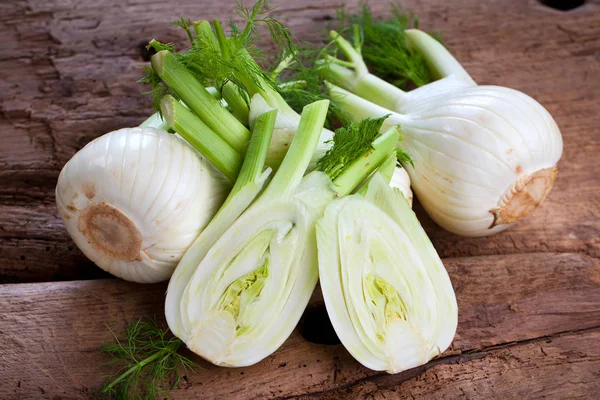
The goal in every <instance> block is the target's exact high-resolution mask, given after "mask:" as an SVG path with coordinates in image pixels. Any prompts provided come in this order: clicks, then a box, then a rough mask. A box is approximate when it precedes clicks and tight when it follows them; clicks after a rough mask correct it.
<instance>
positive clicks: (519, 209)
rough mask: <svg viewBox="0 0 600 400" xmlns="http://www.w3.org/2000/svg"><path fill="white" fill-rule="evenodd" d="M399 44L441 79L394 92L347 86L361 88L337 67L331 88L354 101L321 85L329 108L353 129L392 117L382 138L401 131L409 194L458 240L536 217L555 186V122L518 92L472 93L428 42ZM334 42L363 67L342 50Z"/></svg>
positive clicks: (488, 89) (412, 33) (418, 35)
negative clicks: (390, 129) (354, 124)
mask: <svg viewBox="0 0 600 400" xmlns="http://www.w3.org/2000/svg"><path fill="white" fill-rule="evenodd" d="M406 35H407V38H408V40H410V41H411V43H412V45H413V46H414V47H415V48H417V50H419V51H421V53H423V55H424V57H425V58H426V59H427V61H428V62H429V64H430V67H431V68H432V69H433V70H434V72H435V75H436V76H439V77H441V78H442V79H440V80H439V81H436V82H433V83H431V84H428V85H424V86H422V87H420V88H418V89H416V90H414V91H411V92H403V91H401V90H400V89H398V88H395V87H393V86H392V85H390V84H388V83H385V82H384V83H383V84H382V83H381V82H383V81H381V80H379V81H380V82H379V81H375V80H374V79H372V78H369V80H364V81H365V82H367V83H366V84H364V85H360V84H357V83H356V82H354V83H349V82H352V81H351V80H346V81H345V80H344V79H342V78H343V77H346V79H348V77H349V76H354V75H349V74H356V76H355V78H356V79H358V80H359V81H363V79H364V76H369V74H368V72H366V75H365V71H364V69H363V68H362V67H360V68H357V71H351V72H348V71H346V72H344V74H345V75H342V74H340V73H338V70H343V68H342V67H340V66H338V65H336V66H335V68H333V69H332V70H331V71H330V75H331V77H332V80H333V81H334V82H335V83H336V84H339V85H341V86H343V87H344V88H346V89H348V90H350V91H354V92H353V93H351V92H349V91H347V90H345V89H342V88H340V87H338V86H335V85H331V84H330V85H329V87H330V95H331V97H332V99H333V100H334V101H336V102H338V103H339V104H340V105H341V106H342V107H343V108H344V109H345V110H346V112H347V114H348V115H349V116H351V117H352V118H353V119H356V120H359V119H361V118H364V117H379V116H382V115H387V114H391V116H390V117H389V118H388V119H387V120H386V121H385V124H384V128H383V129H385V128H386V126H389V125H395V124H399V125H400V126H401V130H402V136H403V141H402V147H403V149H404V150H405V151H406V152H407V153H409V154H410V155H411V157H412V159H413V160H414V166H413V165H412V164H408V163H407V164H406V165H404V167H405V168H406V170H407V172H408V174H409V175H410V179H411V182H412V187H413V189H414V191H415V193H416V195H417V197H418V198H419V201H420V202H421V203H422V204H423V207H424V208H425V210H426V211H427V213H428V214H429V215H430V216H431V217H432V218H433V219H434V220H435V221H436V222H437V223H438V224H439V225H441V226H442V227H443V228H445V229H447V230H449V231H451V232H454V233H457V234H460V235H466V236H482V235H489V234H492V233H495V232H499V231H501V230H504V229H506V228H507V227H508V226H510V225H511V224H513V223H514V222H517V221H519V220H520V219H522V218H524V217H525V216H527V215H529V214H530V213H531V212H532V211H533V210H534V209H535V208H537V206H538V205H539V204H540V203H541V202H542V201H543V200H544V199H545V198H546V196H547V195H548V194H549V192H550V190H551V189H552V187H553V185H554V182H555V179H556V175H557V171H558V170H557V163H558V161H559V159H560V157H561V154H562V136H561V134H560V130H559V129H558V126H557V125H556V122H555V121H554V119H553V118H552V116H551V115H550V114H549V113H548V111H547V110H546V109H545V108H544V107H543V106H542V105H540V104H539V103H538V102H537V101H535V100H534V99H533V98H531V97H529V96H527V95H526V94H524V93H522V92H519V91H517V90H514V89H509V88H505V87H500V86H478V85H476V84H475V83H474V82H473V81H472V79H471V78H470V77H469V76H468V74H467V73H466V72H465V71H464V69H462V67H461V66H460V64H458V62H457V61H456V60H455V59H454V58H453V57H452V56H451V55H450V54H449V53H448V51H447V50H446V49H445V48H444V47H443V46H442V45H441V44H439V43H438V42H437V41H435V40H434V39H433V38H431V37H430V36H429V35H427V34H425V33H423V32H421V31H417V30H408V31H406ZM336 38H338V41H340V42H342V43H344V44H343V49H344V51H345V52H347V54H351V57H352V58H353V61H355V62H356V63H357V65H364V62H362V59H361V58H360V54H358V53H357V52H356V50H355V49H353V48H352V46H351V45H349V43H347V42H345V41H344V40H343V38H340V37H337V36H336ZM356 60H358V61H356ZM451 60H453V62H451ZM361 63H362V64H361ZM364 68H366V67H364ZM359 71H360V73H359ZM328 76H329V75H328ZM367 98H369V100H370V101H369V100H366V99H367ZM376 103H377V104H376Z"/></svg>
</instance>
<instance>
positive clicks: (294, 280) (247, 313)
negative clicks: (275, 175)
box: [180, 172, 334, 367]
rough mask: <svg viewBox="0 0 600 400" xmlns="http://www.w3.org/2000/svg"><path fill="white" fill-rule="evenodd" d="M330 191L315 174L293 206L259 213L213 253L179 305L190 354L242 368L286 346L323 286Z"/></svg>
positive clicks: (282, 204)
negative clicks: (323, 222) (322, 239)
mask: <svg viewBox="0 0 600 400" xmlns="http://www.w3.org/2000/svg"><path fill="white" fill-rule="evenodd" d="M330 184H331V181H330V180H329V178H327V176H326V175H325V174H323V173H321V172H313V173H311V174H310V175H308V176H307V177H306V178H305V182H303V185H302V187H301V188H300V191H299V192H297V193H296V194H294V195H293V196H292V197H291V198H290V199H288V200H283V201H278V202H274V203H272V202H269V201H264V202H262V204H260V203H259V204H256V205H254V206H253V207H251V208H250V209H249V210H248V211H247V212H246V213H244V214H243V215H242V216H241V217H240V218H239V219H238V220H237V221H236V222H235V223H234V224H233V225H232V226H231V227H230V228H229V229H228V230H227V232H225V234H224V235H223V236H221V237H220V238H219V240H218V241H217V242H216V243H215V244H214V245H213V247H212V248H211V250H210V251H209V252H208V253H207V255H206V257H205V258H204V259H203V260H202V262H201V263H200V264H199V265H198V267H197V269H196V271H195V273H194V275H193V276H192V278H191V279H190V281H189V283H188V284H187V285H186V289H185V292H184V293H183V297H182V301H181V304H180V310H181V316H182V321H183V325H184V326H185V327H186V333H187V334H186V336H185V342H186V344H187V345H188V347H189V348H190V349H191V350H192V351H194V352H195V353H197V354H199V355H201V356H202V357H204V358H205V359H207V360H209V361H211V362H212V363H214V364H216V365H222V366H236V367H239V366H246V365H252V364H254V363H256V362H258V361H260V360H262V359H263V358H264V357H266V356H268V355H269V354H271V353H272V352H274V351H275V350H276V349H277V348H278V347H279V346H281V344H282V343H283V341H285V339H286V338H287V337H288V336H289V335H290V333H291V331H292V330H293V329H294V328H295V326H296V324H297V322H298V320H299V319H300V316H301V315H302V312H303V311H304V308H305V307H306V305H307V303H308V300H309V299H310V296H311V294H312V291H313V289H314V287H315V285H316V282H317V277H318V269H317V258H316V257H317V254H316V242H315V236H314V235H315V233H314V225H315V221H316V219H317V218H318V217H319V216H320V215H321V214H322V211H323V209H324V206H325V204H327V203H328V202H329V201H330V200H332V199H333V198H334V192H333V191H332V190H331V189H330V187H329V186H330ZM307 197H309V201H306V198H307Z"/></svg>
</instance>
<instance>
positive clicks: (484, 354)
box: [0, 254, 600, 399]
mask: <svg viewBox="0 0 600 400" xmlns="http://www.w3.org/2000/svg"><path fill="white" fill-rule="evenodd" d="M445 264H446V266H447V268H448V271H449V273H450V275H451V278H452V281H453V283H454V286H455V288H456V293H457V297H458V302H459V307H460V312H459V329H458V333H457V336H456V340H455V341H454V344H453V346H452V348H451V349H450V350H449V351H448V352H446V353H445V354H444V355H443V356H442V357H441V358H440V359H437V360H435V361H433V362H430V363H429V364H427V365H426V366H423V367H419V368H416V369H413V370H409V371H406V372H404V373H401V374H399V375H394V376H389V375H387V374H385V373H381V372H374V371H370V370H368V369H366V368H364V367H362V366H360V365H359V364H358V363H357V362H356V361H354V360H353V359H352V357H351V356H350V355H349V354H348V353H347V352H346V350H345V349H344V348H343V346H341V345H323V344H317V343H311V342H308V341H307V340H305V339H304V338H303V337H302V336H301V335H300V332H299V331H298V330H296V331H294V333H293V334H292V336H291V337H290V338H289V339H288V340H287V341H286V342H285V344H284V345H283V346H282V347H281V348H280V349H279V350H278V351H277V352H276V353H275V354H273V355H272V356H270V357H268V358H267V359H265V360H263V361H262V362H260V363H259V364H257V365H255V366H252V367H248V368H240V369H229V368H218V367H215V366H212V365H210V364H208V363H206V362H203V361H201V360H198V363H199V364H200V366H201V367H202V368H203V369H202V370H197V371H196V372H194V373H189V374H187V376H186V379H185V380H184V382H183V384H182V385H181V388H180V389H179V390H176V391H174V392H173V397H174V398H198V397H202V398H215V399H217V398H265V399H266V398H272V399H273V398H278V399H284V398H296V397H301V396H308V397H309V398H319V399H338V398H373V396H374V398H378V399H379V398H386V397H385V396H388V397H393V398H396V397H398V398H409V397H411V396H412V397H415V398H416V397H420V398H422V397H437V398H440V397H442V396H446V397H447V398H455V397H458V396H459V395H461V393H464V396H466V397H471V396H479V397H493V396H496V397H497V398H525V397H537V396H541V395H542V394H543V395H545V396H547V397H574V396H576V395H579V396H582V397H584V398H585V397H587V398H591V397H592V395H593V394H594V393H595V392H596V391H597V390H598V389H599V388H600V387H599V383H598V379H597V378H598V376H600V350H599V349H600V347H599V346H598V345H597V344H598V342H599V340H600V262H599V261H598V260H597V259H595V258H592V257H589V256H586V255H582V254H522V255H507V256H502V257H498V256H482V257H469V258H455V259H448V260H446V261H445ZM164 290H165V285H162V284H160V285H135V284H130V283H126V282H123V281H119V280H95V281H73V282H60V283H59V282H55V283H33V284H17V285H3V286H0V304H3V307H2V308H1V309H0V327H1V328H0V354H1V355H2V363H0V376H2V377H3V379H2V381H1V382H0V398H2V399H30V398H39V399H50V398H55V396H58V397H59V398H61V399H79V398H86V399H87V398H95V397H98V391H99V388H100V386H101V385H102V382H103V379H104V378H103V377H104V376H105V375H107V374H109V373H110V371H111V370H110V369H109V368H107V367H100V366H99V365H100V364H101V363H102V362H105V361H107V358H106V357H105V356H104V355H102V354H101V353H100V352H99V351H98V346H99V343H100V342H101V341H103V340H108V339H110V334H109V332H108V330H107V328H106V327H105V324H109V325H111V326H112V327H123V326H124V325H125V321H127V320H131V319H135V318H138V317H139V316H141V315H157V316H160V315H161V314H162V307H163V299H164ZM321 307H323V305H322V301H320V300H319V296H318V294H317V295H315V296H314V300H313V301H312V302H311V306H310V308H309V310H311V311H314V310H315V309H317V310H318V309H320V308H321ZM311 311H309V312H311ZM313 329H314V330H317V331H318V330H319V329H323V328H321V327H313ZM423 371H426V372H425V373H422V372H423ZM566 395H569V396H566Z"/></svg>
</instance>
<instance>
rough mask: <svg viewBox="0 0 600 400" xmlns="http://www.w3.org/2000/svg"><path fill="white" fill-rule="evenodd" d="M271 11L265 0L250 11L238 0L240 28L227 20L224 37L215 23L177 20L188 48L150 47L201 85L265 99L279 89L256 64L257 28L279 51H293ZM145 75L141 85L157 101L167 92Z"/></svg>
mask: <svg viewBox="0 0 600 400" xmlns="http://www.w3.org/2000/svg"><path fill="white" fill-rule="evenodd" d="M273 9H274V8H273V7H271V5H270V3H269V1H268V0H258V1H257V2H256V3H255V4H254V5H253V6H252V7H250V8H247V7H244V5H243V4H242V3H241V2H240V1H239V0H238V1H236V13H237V15H238V16H239V17H240V18H242V19H243V20H244V21H245V25H244V27H243V29H240V27H239V26H238V25H237V24H236V23H235V22H234V21H233V20H231V21H229V32H228V34H226V33H225V30H224V29H223V26H222V25H221V22H220V21H218V20H215V21H213V22H212V24H211V23H209V22H208V21H197V22H194V23H191V22H190V21H189V20H185V19H184V18H181V20H179V21H176V22H174V23H173V24H174V25H177V26H179V27H181V28H182V29H184V30H185V31H186V33H187V35H188V37H189V39H190V42H191V47H189V48H187V49H186V50H184V51H181V52H175V50H174V48H173V46H172V45H170V44H163V43H160V42H158V41H155V40H153V41H152V42H150V46H152V47H153V48H154V49H155V50H156V51H160V50H169V51H171V52H172V53H173V54H174V55H175V56H176V58H177V60H178V61H179V62H181V63H182V64H183V65H184V66H185V67H186V68H187V69H188V70H189V71H190V72H191V73H192V74H193V75H194V77H195V78H196V79H197V80H198V81H200V82H201V83H202V84H203V85H204V86H214V87H216V88H217V90H219V91H221V89H222V88H223V86H224V85H225V84H226V83H227V82H232V83H233V84H235V85H236V86H237V87H238V88H239V90H241V91H244V92H246V93H248V94H249V95H250V96H251V95H253V94H254V93H261V95H263V97H267V96H268V95H269V93H272V92H276V93H277V92H278V91H279V89H278V86H277V82H275V81H274V80H273V79H271V77H270V76H269V75H268V74H267V73H266V72H265V71H264V70H263V68H262V67H261V66H260V65H259V64H258V63H257V61H258V62H262V61H263V59H264V58H263V55H262V53H261V51H260V50H259V49H258V48H257V47H256V46H255V43H256V42H257V41H258V39H259V37H260V33H259V29H258V28H259V26H260V25H263V26H266V27H267V28H268V30H269V33H270V36H271V38H272V40H273V42H274V43H275V44H276V45H277V47H278V48H279V49H282V50H283V51H285V52H286V53H287V54H292V55H295V54H296V51H297V50H296V46H295V44H294V41H293V39H292V35H291V32H290V31H289V29H288V28H287V27H286V26H284V25H283V24H282V23H281V22H280V21H278V20H276V19H274V18H273V17H271V16H270V15H269V14H270V13H271V12H272V11H273ZM192 27H193V31H194V32H193V33H192V29H191V28H192ZM147 73H148V74H147V76H146V77H145V78H143V79H142V82H144V83H148V84H150V85H151V86H152V94H153V99H157V98H158V99H160V98H161V97H162V96H164V95H165V94H166V93H167V89H166V88H165V87H164V84H163V83H162V82H160V78H158V79H157V77H156V76H154V75H155V74H153V73H152V72H151V71H148V70H147ZM265 92H266V94H265ZM170 94H172V93H170ZM246 97H247V96H246ZM155 104H156V101H155Z"/></svg>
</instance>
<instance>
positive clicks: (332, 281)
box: [317, 174, 458, 373]
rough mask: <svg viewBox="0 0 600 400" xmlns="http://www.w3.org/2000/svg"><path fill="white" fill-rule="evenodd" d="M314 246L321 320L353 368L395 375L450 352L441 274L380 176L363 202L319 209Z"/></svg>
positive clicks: (449, 306)
mask: <svg viewBox="0 0 600 400" xmlns="http://www.w3.org/2000/svg"><path fill="white" fill-rule="evenodd" d="M317 243H318V252H319V276H320V282H321V289H322V291H323V297H324V299H325V305H326V308H327V313H328V314H329V318H330V320H331V322H332V324H333V327H334V329H335V331H336V333H337V335H338V337H339V338H340V340H341V342H342V344H343V345H344V346H345V347H346V349H347V350H348V351H349V352H350V353H351V354H352V356H353V357H354V358H356V359H357V360H358V361H359V362H360V363H361V364H363V365H364V366H366V367H368V368H370V369H373V370H377V371H382V370H385V371H387V372H389V373H397V372H401V371H404V370H406V369H409V368H413V367H416V366H419V365H422V364H425V363H426V362H428V361H429V360H430V359H431V358H433V357H435V356H437V355H438V354H440V353H441V352H443V351H444V350H446V349H447V348H448V347H449V346H450V344H451V342H452V339H453V338H454V334H455V332H456V327H457V322H458V309H457V304H456V298H455V295H454V290H453V289H452V285H451V283H450V279H449V277H448V274H447V272H446V270H445V268H444V266H443V264H442V262H441V260H440V258H439V256H438V255H437V253H436V251H435V249H434V247H433V245H432V244H431V242H430V241H429V238H428V237H427V235H426V234H425V232H424V231H423V228H422V227H421V225H420V224H419V222H418V220H417V218H416V216H415V214H414V213H413V211H412V210H411V208H410V206H409V204H408V202H407V201H406V200H405V199H404V197H403V196H402V194H401V193H400V192H399V191H398V190H395V189H393V188H390V187H389V186H388V185H387V184H386V182H385V181H384V179H383V178H382V177H381V175H379V174H376V175H375V176H374V177H373V178H372V179H371V182H370V183H369V187H368V189H367V191H366V193H365V195H364V197H362V196H360V195H351V196H347V197H345V198H342V199H339V200H336V201H334V202H332V203H331V204H329V205H328V206H327V208H326V209H325V215H324V216H323V218H321V219H320V220H319V221H318V223H317Z"/></svg>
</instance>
